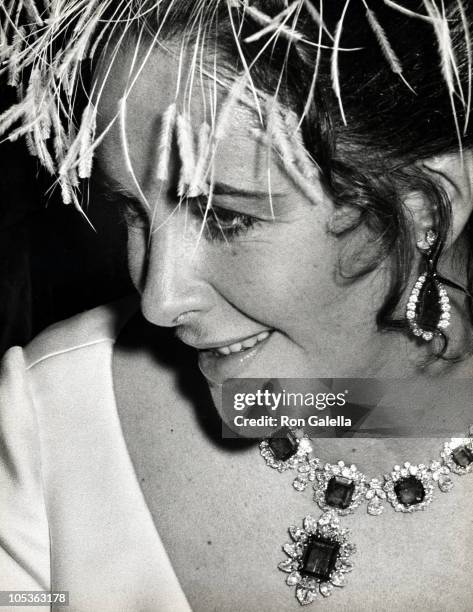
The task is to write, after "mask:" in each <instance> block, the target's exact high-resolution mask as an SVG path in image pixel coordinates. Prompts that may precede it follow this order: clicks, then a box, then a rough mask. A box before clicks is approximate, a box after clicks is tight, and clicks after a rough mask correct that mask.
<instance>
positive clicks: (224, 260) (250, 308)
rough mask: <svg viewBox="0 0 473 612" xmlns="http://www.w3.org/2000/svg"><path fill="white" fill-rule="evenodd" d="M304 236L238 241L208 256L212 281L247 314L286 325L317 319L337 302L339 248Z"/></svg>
mask: <svg viewBox="0 0 473 612" xmlns="http://www.w3.org/2000/svg"><path fill="white" fill-rule="evenodd" d="M286 229H287V227H286ZM283 238H284V240H283ZM303 238H304V239H302V237H301V236H300V235H297V236H294V235H291V233H290V232H287V231H285V232H284V234H282V232H281V236H277V235H275V236H274V239H272V240H271V241H265V242H263V241H260V242H257V241H254V242H250V241H248V242H246V243H244V242H243V241H242V242H240V243H239V244H238V245H235V247H232V248H231V249H230V248H228V249H226V250H225V251H224V252H223V253H222V252H220V253H219V256H218V257H216V256H214V257H213V258H212V264H211V270H212V276H213V284H214V285H215V287H216V289H217V290H218V291H219V293H220V294H221V295H222V296H224V298H225V299H226V300H228V301H229V302H230V303H231V304H233V305H234V306H235V307H237V308H238V309H239V310H241V311H242V312H244V313H245V314H246V315H247V316H250V317H252V318H254V319H256V320H258V321H261V322H264V323H266V324H270V325H272V326H274V327H279V326H284V328H285V329H289V328H292V327H297V326H298V324H300V322H301V319H304V320H307V319H313V318H314V317H319V316H320V310H322V309H324V308H326V307H327V305H328V304H330V305H333V304H334V303H335V302H337V301H340V293H341V288H340V287H338V286H337V284H336V282H335V280H334V279H335V266H336V262H337V258H338V250H337V249H336V245H335V243H334V242H333V240H330V239H328V238H327V236H323V240H322V237H321V236H314V235H313V233H311V234H310V235H305V236H304V237H303Z"/></svg>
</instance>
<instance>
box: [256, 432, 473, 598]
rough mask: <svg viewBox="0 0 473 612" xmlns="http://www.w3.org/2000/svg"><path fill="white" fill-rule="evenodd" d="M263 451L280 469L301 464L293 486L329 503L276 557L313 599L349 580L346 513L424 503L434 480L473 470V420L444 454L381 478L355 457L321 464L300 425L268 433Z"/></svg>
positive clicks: (447, 485) (446, 482)
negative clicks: (352, 461)
mask: <svg viewBox="0 0 473 612" xmlns="http://www.w3.org/2000/svg"><path fill="white" fill-rule="evenodd" d="M260 453H261V455H262V457H263V458H264V460H265V461H266V464H267V465H268V466H269V467H270V468H273V469H275V470H277V471H278V472H284V471H286V470H295V471H296V472H297V475H296V477H295V479H294V481H293V487H294V489H295V490H296V491H299V492H302V491H305V490H306V489H307V488H308V487H309V486H311V487H312V489H313V491H314V495H313V499H314V501H315V502H316V503H317V505H318V506H319V507H320V508H321V509H322V510H323V513H322V514H321V516H320V517H319V518H318V519H316V518H314V517H313V516H311V515H307V516H306V517H305V518H304V519H303V521H302V526H300V527H299V526H294V525H292V526H290V527H289V530H288V531H289V535H290V536H291V541H290V542H288V543H286V544H284V546H283V551H284V552H285V554H286V555H287V558H286V559H284V560H283V561H281V563H279V565H278V568H279V569H280V570H281V571H283V572H285V573H286V574H288V576H287V578H286V584H287V585H288V586H289V587H295V595H296V598H297V601H298V602H299V603H300V604H301V605H308V604H310V603H312V602H313V601H315V599H316V598H317V597H319V595H322V596H323V597H328V596H330V595H331V594H332V592H333V591H334V587H343V586H345V584H346V575H347V574H348V573H349V572H351V571H352V569H353V562H352V559H351V557H352V556H353V555H354V554H355V552H356V546H355V545H354V544H353V543H352V542H351V541H350V531H349V530H348V529H346V528H343V527H342V526H341V524H340V517H341V516H342V517H343V516H346V515H348V514H352V513H353V512H354V511H355V510H356V509H357V508H358V507H359V506H361V505H363V504H366V509H367V512H368V514H369V515H371V516H379V515H381V514H382V513H383V512H384V510H385V504H387V503H388V504H391V506H392V507H393V508H394V510H395V511H396V512H405V513H408V514H412V513H414V512H417V511H419V510H425V509H426V508H427V507H428V506H429V504H431V503H432V500H433V499H434V497H435V494H434V491H435V489H436V485H437V486H438V488H439V489H440V491H441V492H442V493H447V492H448V491H450V490H451V489H452V487H453V485H454V478H455V477H456V476H463V475H464V474H467V473H470V472H473V425H471V426H470V427H469V431H468V437H465V438H451V439H450V440H449V441H448V442H445V443H444V445H443V448H442V449H441V451H440V453H439V457H438V459H433V460H430V461H428V462H427V463H425V464H424V463H420V464H417V465H414V464H411V463H409V462H405V463H403V464H402V465H395V466H394V467H393V469H392V471H391V472H388V473H386V474H384V475H383V476H382V477H381V478H380V477H377V478H368V477H367V476H366V475H365V474H364V473H363V472H361V471H360V470H358V468H357V467H356V465H355V464H351V465H346V464H345V463H344V462H343V461H338V462H337V463H335V464H331V463H325V464H323V463H322V462H321V461H320V459H319V458H317V457H315V456H313V447H312V442H311V440H310V439H309V438H308V436H306V435H305V434H301V435H300V434H299V433H298V431H296V430H294V429H289V428H285V429H283V430H281V431H280V432H279V436H278V437H277V438H276V437H272V438H266V439H265V440H263V441H262V442H261V443H260Z"/></svg>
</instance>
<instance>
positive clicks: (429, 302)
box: [406, 229, 451, 342]
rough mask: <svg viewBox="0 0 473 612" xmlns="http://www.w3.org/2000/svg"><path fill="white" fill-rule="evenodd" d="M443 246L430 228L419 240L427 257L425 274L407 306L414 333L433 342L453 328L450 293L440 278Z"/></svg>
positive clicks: (418, 243) (414, 289)
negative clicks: (445, 330)
mask: <svg viewBox="0 0 473 612" xmlns="http://www.w3.org/2000/svg"><path fill="white" fill-rule="evenodd" d="M440 246H441V245H440V241H439V237H438V234H437V232H435V231H434V230H433V229H429V230H428V231H427V232H426V233H425V236H424V237H423V238H421V239H420V240H418V242H417V248H418V249H419V251H420V252H421V253H422V256H423V271H422V273H421V275H420V276H419V278H418V279H417V281H416V283H415V285H414V287H413V289H412V291H411V293H410V295H409V300H408V302H407V307H406V319H407V321H408V324H409V327H410V330H411V332H412V333H413V334H414V336H417V337H418V338H421V339H422V340H425V341H426V342H430V341H431V340H432V339H433V337H434V336H435V335H436V334H440V333H442V330H444V329H446V328H447V327H448V326H449V325H450V308H451V307H450V300H449V297H448V294H447V290H446V289H445V287H444V285H443V284H442V283H441V282H440V281H439V280H438V278H437V262H438V258H439V256H440V251H441V249H440Z"/></svg>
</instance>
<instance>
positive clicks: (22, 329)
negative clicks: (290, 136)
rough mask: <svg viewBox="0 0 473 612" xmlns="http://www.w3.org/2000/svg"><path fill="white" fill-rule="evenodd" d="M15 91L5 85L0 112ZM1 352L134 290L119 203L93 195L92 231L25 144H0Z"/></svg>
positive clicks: (91, 209) (89, 212)
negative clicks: (55, 323)
mask: <svg viewBox="0 0 473 612" xmlns="http://www.w3.org/2000/svg"><path fill="white" fill-rule="evenodd" d="M11 103H14V90H13V89H11V88H6V87H4V86H3V87H2V86H1V84H0V112H2V111H3V110H4V109H5V108H6V107H7V106H8V105H9V104H11ZM0 168H1V172H0V356H1V355H2V354H3V352H4V351H5V350H6V349H7V348H9V347H10V346H13V345H16V344H19V345H24V344H26V343H27V342H28V341H29V340H30V339H31V338H32V337H33V336H35V335H36V334H37V333H38V332H40V331H41V330H42V329H44V328H45V327H47V326H48V325H50V324H51V323H53V322H55V321H59V320H61V319H64V318H67V317H69V316H71V315H73V314H75V313H77V312H80V311H82V310H86V309H88V308H92V307H94V306H97V305H99V304H102V303H105V302H108V301H112V300H114V299H116V298H118V297H121V296H123V295H126V294H127V293H130V292H131V291H132V289H131V284H130V281H129V278H128V274H127V271H126V242H125V241H126V234H125V227H124V225H123V223H122V222H121V221H120V217H119V214H118V211H117V210H116V205H114V204H112V203H110V202H107V201H106V200H104V199H103V197H102V198H101V197H100V194H98V193H94V191H93V190H92V192H91V194H90V201H89V207H88V210H87V214H88V216H89V218H90V219H91V221H92V223H93V224H94V226H95V228H96V230H97V232H94V231H93V230H92V228H91V227H90V226H89V224H88V223H87V222H86V221H85V220H84V218H83V217H82V215H81V214H80V213H79V212H78V211H77V210H76V209H75V208H74V207H73V206H72V205H70V206H65V205H64V204H62V203H61V201H60V197H59V192H58V190H54V189H53V190H51V187H52V184H53V179H51V177H49V176H47V175H46V173H45V172H43V171H42V170H41V169H40V168H39V164H38V162H37V161H36V159H35V158H33V157H31V156H30V155H29V154H28V152H27V149H26V146H25V144H24V141H22V140H20V141H18V142H15V143H10V142H2V143H1V144H0Z"/></svg>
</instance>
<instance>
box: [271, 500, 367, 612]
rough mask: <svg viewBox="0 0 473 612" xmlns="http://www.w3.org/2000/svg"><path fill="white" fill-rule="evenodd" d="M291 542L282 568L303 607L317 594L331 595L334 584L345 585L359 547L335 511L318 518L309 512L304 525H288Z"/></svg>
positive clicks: (288, 583) (285, 550)
mask: <svg viewBox="0 0 473 612" xmlns="http://www.w3.org/2000/svg"><path fill="white" fill-rule="evenodd" d="M289 534H290V536H291V538H292V541H291V542H288V543H287V544H284V546H283V550H284V552H285V553H286V555H287V556H288V557H289V558H288V559H286V560H284V561H281V563H280V564H279V565H278V567H279V569H280V570H281V571H283V572H285V573H287V574H289V575H288V576H287V578H286V584H287V585H288V586H289V587H295V595H296V599H297V601H298V602H299V603H300V604H301V606H305V605H308V604H310V603H312V602H313V601H315V599H316V598H317V597H319V596H320V595H322V596H323V597H329V596H330V595H331V594H332V591H333V590H334V587H344V586H345V580H346V574H347V573H348V572H351V571H352V569H353V564H352V562H351V561H350V557H351V556H352V555H353V554H354V553H355V552H356V547H355V545H354V544H352V543H351V542H350V541H349V539H348V538H349V534H350V532H349V530H348V529H343V528H341V527H340V519H339V518H338V516H337V515H336V513H335V512H334V511H331V510H330V511H328V512H325V513H324V514H322V516H320V518H319V519H318V520H316V519H315V518H314V517H312V516H310V515H308V516H306V517H305V519H304V521H303V526H302V528H301V527H296V526H291V527H289Z"/></svg>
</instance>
